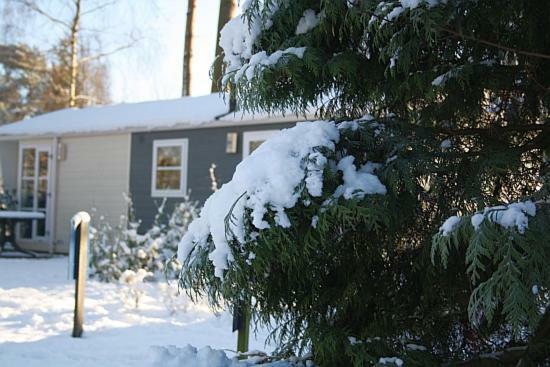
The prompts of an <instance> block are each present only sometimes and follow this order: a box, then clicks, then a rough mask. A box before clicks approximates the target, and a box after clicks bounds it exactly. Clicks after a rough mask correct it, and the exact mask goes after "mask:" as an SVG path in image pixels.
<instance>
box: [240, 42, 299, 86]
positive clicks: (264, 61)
mask: <svg viewBox="0 0 550 367" xmlns="http://www.w3.org/2000/svg"><path fill="white" fill-rule="evenodd" d="M305 51H306V48H305V47H289V48H287V49H286V50H282V51H281V50H279V51H275V52H274V53H272V54H271V55H268V54H267V52H265V51H260V52H258V53H255V54H254V55H252V56H251V57H250V61H249V62H247V63H245V64H244V65H243V66H242V67H241V68H240V69H239V70H237V72H236V73H235V82H238V81H239V80H240V79H241V78H242V77H243V76H244V77H245V78H246V79H247V80H249V81H250V80H252V78H254V76H255V75H257V74H259V73H261V71H262V70H263V69H264V68H266V67H269V66H272V65H275V64H277V63H278V62H279V60H280V59H281V58H282V57H283V56H286V55H294V56H296V57H298V58H300V59H301V58H303V57H304V52H305Z"/></svg>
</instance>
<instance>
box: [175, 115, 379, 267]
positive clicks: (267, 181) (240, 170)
mask: <svg viewBox="0 0 550 367" xmlns="http://www.w3.org/2000/svg"><path fill="white" fill-rule="evenodd" d="M350 126H351V125H350ZM342 130H343V129H341V128H339V127H338V126H337V125H336V123H334V122H332V121H314V122H301V123H298V124H297V125H296V126H295V127H293V128H289V129H285V130H282V131H280V132H279V133H278V134H276V135H275V136H273V137H272V138H270V139H268V140H267V141H266V142H264V143H263V144H262V145H261V146H260V147H259V148H258V149H257V150H255V151H254V152H253V153H252V154H251V155H250V156H249V157H247V158H246V159H245V160H243V161H242V162H241V163H240V164H239V165H238V166H237V169H236V171H235V174H234V175H233V178H232V180H231V181H230V182H228V183H226V184H225V185H223V186H222V187H221V188H220V189H219V190H218V191H216V192H215V193H213V194H212V196H210V198H208V200H207V201H206V202H205V204H204V207H203V209H202V211H201V215H200V217H199V218H198V219H196V220H195V221H193V223H191V225H190V226H189V231H188V232H187V233H186V235H185V236H184V237H183V238H182V241H181V242H180V244H179V249H178V258H179V260H180V261H182V262H185V260H186V259H187V258H188V257H189V256H190V255H191V256H192V254H193V251H194V250H195V249H200V248H205V247H207V246H213V250H211V251H210V252H209V260H210V261H211V262H212V264H213V265H214V267H215V275H216V276H217V277H218V278H223V273H224V271H225V270H226V269H228V267H229V263H230V262H231V261H232V260H233V254H232V253H231V249H230V246H229V244H230V243H231V242H232V241H237V242H238V243H240V244H244V243H245V242H246V235H247V233H246V229H245V216H248V217H249V218H250V221H251V224H252V226H253V227H254V228H255V229H256V230H262V229H268V228H270V224H269V223H268V221H267V220H266V215H267V214H268V213H272V214H273V215H274V222H275V225H277V226H280V227H283V228H288V227H290V226H291V225H292V223H291V221H290V219H289V217H288V216H287V213H286V210H287V209H290V208H293V207H295V206H296V204H297V203H298V201H299V200H300V198H301V197H302V194H305V193H307V195H308V196H310V197H321V196H322V194H323V171H324V170H325V168H330V169H333V170H334V172H337V171H341V172H342V173H343V177H342V180H343V183H342V185H341V186H339V187H338V188H337V189H336V191H335V192H334V193H333V194H332V197H333V199H334V200H336V199H338V198H340V197H343V198H344V199H359V200H360V199H362V198H363V197H364V196H365V195H372V194H385V193H386V187H385V186H384V185H383V184H382V183H381V182H380V180H379V179H378V177H377V176H375V175H374V173H373V172H374V169H375V168H376V167H375V164H374V163H369V164H367V165H365V166H363V167H359V169H357V168H355V165H354V164H353V161H354V160H353V157H352V156H347V157H341V158H340V159H339V160H338V161H334V159H332V161H329V159H328V155H329V154H330V153H331V152H332V153H333V152H334V151H335V149H336V144H337V143H338V142H339V140H340V133H341V132H342ZM228 215H229V218H230V220H227V218H228Z"/></svg>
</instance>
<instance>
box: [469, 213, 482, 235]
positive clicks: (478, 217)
mask: <svg viewBox="0 0 550 367" xmlns="http://www.w3.org/2000/svg"><path fill="white" fill-rule="evenodd" d="M484 219H485V216H484V215H483V214H479V213H478V214H474V215H472V219H470V221H471V222H472V227H474V229H475V230H476V231H477V230H478V229H479V226H481V223H482V222H483V220H484Z"/></svg>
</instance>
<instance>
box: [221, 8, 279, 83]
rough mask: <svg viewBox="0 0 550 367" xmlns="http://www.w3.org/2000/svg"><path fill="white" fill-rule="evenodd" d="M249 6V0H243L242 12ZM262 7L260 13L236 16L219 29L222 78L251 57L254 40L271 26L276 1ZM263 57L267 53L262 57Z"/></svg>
mask: <svg viewBox="0 0 550 367" xmlns="http://www.w3.org/2000/svg"><path fill="white" fill-rule="evenodd" d="M261 5H264V4H261ZM249 8H250V1H246V2H244V3H243V5H242V11H243V14H244V13H246V12H247V11H248V10H249ZM263 9H264V10H263V12H262V14H257V13H254V14H250V16H251V18H250V19H248V18H247V17H245V16H244V15H240V16H237V17H235V18H233V19H231V20H230V21H229V22H227V23H226V24H225V26H224V27H223V29H222V30H221V32H220V47H221V48H222V49H223V54H224V57H223V61H224V63H225V64H226V75H225V76H224V79H225V78H227V77H228V75H230V74H232V73H234V72H237V71H238V70H239V69H241V68H242V67H243V66H244V65H245V64H246V63H248V62H249V61H250V60H251V59H252V56H253V48H254V45H255V43H256V41H257V40H258V38H259V37H260V35H261V34H262V32H263V31H264V30H266V29H269V28H270V27H271V25H272V21H271V17H272V16H273V14H275V13H276V12H277V10H279V6H278V4H277V2H276V1H273V2H270V3H269V5H268V6H264V7H263ZM265 57H267V55H266V56H264V57H262V58H265ZM279 57H280V56H279ZM257 58H260V56H257Z"/></svg>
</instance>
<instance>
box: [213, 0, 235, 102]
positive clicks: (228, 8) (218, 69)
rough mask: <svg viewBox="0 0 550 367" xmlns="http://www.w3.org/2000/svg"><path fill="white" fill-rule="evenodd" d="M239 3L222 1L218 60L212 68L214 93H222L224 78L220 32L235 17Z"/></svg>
mask: <svg viewBox="0 0 550 367" xmlns="http://www.w3.org/2000/svg"><path fill="white" fill-rule="evenodd" d="M236 13H237V3H236V1H235V0H220V13H219V16H218V32H217V35H216V54H215V55H216V59H215V60H214V65H213V66H212V93H216V92H219V91H220V81H221V77H222V57H221V54H222V48H221V47H220V32H221V30H222V29H223V27H224V26H225V25H226V24H227V22H228V21H229V20H231V19H233V18H234V17H235V15H236Z"/></svg>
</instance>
